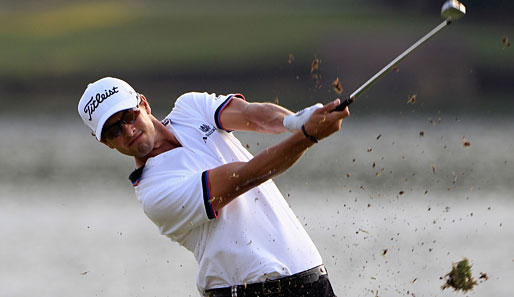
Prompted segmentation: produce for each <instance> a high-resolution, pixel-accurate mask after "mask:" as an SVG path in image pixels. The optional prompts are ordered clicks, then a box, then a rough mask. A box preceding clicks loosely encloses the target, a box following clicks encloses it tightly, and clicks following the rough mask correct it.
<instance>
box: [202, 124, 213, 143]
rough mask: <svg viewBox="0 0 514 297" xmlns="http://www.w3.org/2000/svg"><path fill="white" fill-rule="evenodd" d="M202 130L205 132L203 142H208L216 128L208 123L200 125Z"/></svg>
mask: <svg viewBox="0 0 514 297" xmlns="http://www.w3.org/2000/svg"><path fill="white" fill-rule="evenodd" d="M199 129H200V131H202V132H203V133H204V135H203V142H205V143H207V139H208V138H209V136H211V135H212V133H214V131H216V128H214V127H212V126H210V125H207V124H202V125H201V126H200V127H199Z"/></svg>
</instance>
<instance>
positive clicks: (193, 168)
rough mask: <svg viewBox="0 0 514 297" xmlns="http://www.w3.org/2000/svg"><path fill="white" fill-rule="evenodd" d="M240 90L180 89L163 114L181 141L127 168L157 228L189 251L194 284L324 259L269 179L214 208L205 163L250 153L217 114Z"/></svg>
mask: <svg viewBox="0 0 514 297" xmlns="http://www.w3.org/2000/svg"><path fill="white" fill-rule="evenodd" d="M233 97H239V98H242V99H244V97H243V96H242V95H240V94H235V95H229V96H216V95H215V94H207V93H187V94H184V95H182V96H180V97H179V98H178V99H177V101H176V103H175V107H174V108H173V110H172V111H171V113H170V114H169V115H168V116H167V117H166V118H165V119H164V120H163V124H165V126H166V128H168V129H169V130H170V131H171V132H172V133H173V134H174V135H175V137H176V138H177V139H178V141H179V142H180V143H181V144H182V147H178V148H175V149H173V150H170V151H167V152H164V153H162V154H160V155H158V156H155V157H153V158H150V159H148V161H147V162H146V164H145V166H144V167H142V168H139V169H138V170H136V171H134V172H133V173H132V174H131V177H130V178H131V180H132V182H133V184H134V188H135V192H136V196H137V198H138V199H139V201H140V202H141V204H142V206H143V209H144V211H145V213H146V215H147V216H148V217H149V218H150V219H151V220H152V221H153V222H154V223H155V224H156V225H157V227H158V228H159V230H160V232H161V234H163V235H165V236H167V237H169V238H170V239H172V240H174V241H177V242H178V243H179V244H181V245H183V246H184V247H185V248H187V249H188V250H190V251H191V252H193V254H194V256H195V258H196V261H197V262H198V266H199V271H198V275H197V286H198V290H199V291H200V292H203V291H204V290H206V289H214V288H220V287H227V286H233V285H242V284H245V283H246V284H250V283H255V282H261V281H264V280H266V279H274V278H278V277H281V276H287V275H291V274H295V273H298V272H301V271H304V270H307V269H310V268H312V267H315V266H318V265H321V264H322V260H321V256H320V254H319V252H318V250H317V249H316V247H315V246H314V243H313V242H312V240H311V239H310V237H309V236H308V234H307V233H306V232H305V230H304V229H303V227H302V225H301V224H300V222H299V221H298V219H297V218H296V216H295V214H294V213H293V212H292V210H291V208H290V207H289V205H288V204H287V202H286V201H285V199H284V197H283V196H282V194H281V193H280V191H279V190H278V188H277V187H276V185H275V183H274V182H273V181H271V180H268V181H267V182H265V183H263V184H261V185H260V186H258V187H255V188H253V189H251V190H249V191H248V192H246V193H244V194H242V195H240V196H239V197H237V198H236V199H234V200H233V201H232V202H230V203H229V204H228V205H226V206H225V207H223V208H222V209H221V210H220V211H219V213H215V212H214V211H213V208H212V205H211V204H210V193H209V188H210V185H209V183H208V179H207V177H208V175H209V170H210V169H212V168H216V167H219V166H221V165H224V164H227V163H230V162H234V161H248V160H250V159H251V158H252V157H253V156H252V155H251V154H250V153H249V152H248V151H247V150H246V149H245V148H244V147H243V146H242V145H241V143H240V142H239V140H238V139H237V138H236V137H235V136H234V135H233V134H232V133H230V131H226V130H225V129H224V127H223V123H221V121H220V115H221V113H222V112H223V109H224V108H225V107H226V106H227V105H228V104H229V102H230V100H232V98H233Z"/></svg>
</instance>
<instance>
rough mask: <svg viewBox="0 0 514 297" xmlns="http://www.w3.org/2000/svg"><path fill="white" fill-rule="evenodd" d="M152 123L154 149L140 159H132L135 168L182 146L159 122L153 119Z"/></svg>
mask: <svg viewBox="0 0 514 297" xmlns="http://www.w3.org/2000/svg"><path fill="white" fill-rule="evenodd" d="M152 122H153V123H154V127H155V132H156V139H155V142H154V147H153V149H152V151H151V152H150V153H149V154H148V155H146V156H144V157H142V158H138V157H134V159H135V161H136V168H139V167H141V166H143V165H145V164H146V161H147V160H148V159H149V158H152V157H155V156H157V155H160V154H162V153H164V152H167V151H170V150H172V149H174V148H177V147H181V146H182V145H181V144H180V142H179V141H178V139H177V138H176V137H175V135H173V133H171V132H170V131H169V130H168V129H167V128H166V127H165V126H164V125H163V124H162V123H161V122H160V121H159V120H157V119H155V118H153V119H152Z"/></svg>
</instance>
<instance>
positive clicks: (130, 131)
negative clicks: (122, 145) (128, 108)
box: [121, 123, 136, 137]
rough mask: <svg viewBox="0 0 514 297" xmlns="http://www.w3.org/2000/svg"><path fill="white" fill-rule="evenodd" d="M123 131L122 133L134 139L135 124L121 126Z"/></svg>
mask: <svg viewBox="0 0 514 297" xmlns="http://www.w3.org/2000/svg"><path fill="white" fill-rule="evenodd" d="M121 130H122V133H124V134H125V135H126V136H128V137H132V136H134V134H135V133H136V127H134V123H132V124H121Z"/></svg>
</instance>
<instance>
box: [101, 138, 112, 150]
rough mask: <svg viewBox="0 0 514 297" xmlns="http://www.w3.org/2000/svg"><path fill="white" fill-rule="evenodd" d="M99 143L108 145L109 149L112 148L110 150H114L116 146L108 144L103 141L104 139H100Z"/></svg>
mask: <svg viewBox="0 0 514 297" xmlns="http://www.w3.org/2000/svg"><path fill="white" fill-rule="evenodd" d="M99 142H101V143H103V144H105V145H106V146H107V147H108V148H110V149H114V146H113V145H112V144H110V143H108V142H107V141H105V140H103V139H100V141H99Z"/></svg>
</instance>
